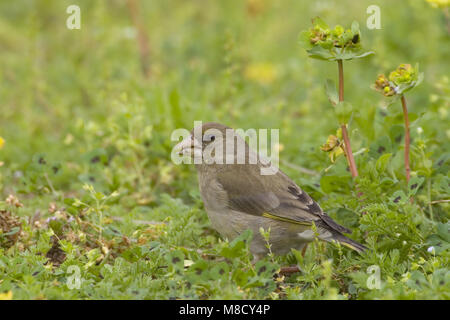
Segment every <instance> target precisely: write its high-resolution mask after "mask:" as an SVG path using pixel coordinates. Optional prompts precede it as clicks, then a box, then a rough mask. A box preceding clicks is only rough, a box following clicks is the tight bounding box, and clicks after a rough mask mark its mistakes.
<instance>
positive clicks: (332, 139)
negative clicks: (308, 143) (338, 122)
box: [320, 129, 344, 163]
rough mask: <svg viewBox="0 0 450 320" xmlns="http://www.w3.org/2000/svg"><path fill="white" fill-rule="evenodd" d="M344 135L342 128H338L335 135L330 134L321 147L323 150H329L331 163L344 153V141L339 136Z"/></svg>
mask: <svg viewBox="0 0 450 320" xmlns="http://www.w3.org/2000/svg"><path fill="white" fill-rule="evenodd" d="M341 136H342V132H341V129H338V131H337V132H336V136H335V135H329V136H328V139H327V142H326V143H325V144H324V145H323V146H322V147H320V149H321V150H322V151H325V152H328V153H329V157H330V160H331V163H334V162H335V161H336V159H337V158H338V157H339V156H340V155H342V154H344V147H343V142H342V141H341V140H339V137H341Z"/></svg>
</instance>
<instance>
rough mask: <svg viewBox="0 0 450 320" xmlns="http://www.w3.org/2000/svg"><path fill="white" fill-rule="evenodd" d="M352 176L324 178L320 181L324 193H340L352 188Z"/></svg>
mask: <svg viewBox="0 0 450 320" xmlns="http://www.w3.org/2000/svg"><path fill="white" fill-rule="evenodd" d="M351 180H352V179H351V177H350V176H323V177H322V178H321V179H320V186H321V188H322V190H323V192H324V193H331V192H339V191H341V190H347V189H348V188H349V187H350V182H351Z"/></svg>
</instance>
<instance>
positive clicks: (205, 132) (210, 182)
mask: <svg viewBox="0 0 450 320" xmlns="http://www.w3.org/2000/svg"><path fill="white" fill-rule="evenodd" d="M199 129H200V128H197V130H195V129H194V130H193V131H192V135H191V136H190V137H188V138H187V139H185V140H184V141H182V142H181V143H180V144H179V145H178V149H179V150H180V151H181V152H183V153H186V151H188V152H190V154H191V155H192V154H193V152H192V151H194V153H195V152H201V153H202V155H203V156H204V157H206V153H208V156H210V155H212V156H214V155H215V152H211V150H213V149H214V148H213V147H217V149H215V150H216V151H217V150H222V152H223V154H224V156H223V157H224V159H225V157H226V156H228V157H229V158H228V159H230V158H231V159H232V158H234V159H236V148H234V150H233V149H232V150H231V151H230V150H227V148H226V147H225V145H226V143H229V141H230V140H229V139H228V140H227V141H225V139H226V138H225V137H226V130H227V129H228V130H231V128H228V127H227V126H224V125H221V124H218V123H206V124H203V126H202V128H201V131H200V130H199ZM194 132H201V135H200V136H199V137H196V136H194ZM233 132H234V131H233ZM220 133H221V134H220ZM234 139H235V140H234V141H233V143H237V141H239V140H240V141H239V142H241V143H243V145H245V155H246V157H245V159H246V163H244V164H237V163H236V162H237V161H235V163H231V164H230V163H223V164H218V163H205V161H203V162H202V163H200V164H196V167H197V172H198V181H199V187H200V193H201V196H202V199H203V201H204V205H205V209H206V212H207V214H208V216H209V218H210V220H211V224H212V226H213V228H214V229H216V230H217V231H218V232H219V233H220V234H221V235H222V236H224V237H226V238H229V239H233V238H234V237H236V236H238V235H239V234H240V233H242V232H243V231H245V230H247V229H251V230H252V231H253V241H252V243H251V245H250V250H251V252H252V254H253V255H254V256H255V258H256V259H259V258H261V257H262V256H264V255H265V254H267V248H266V243H265V241H264V239H263V237H262V236H261V234H260V232H259V230H260V228H261V227H262V228H263V229H265V230H268V229H269V228H270V243H271V245H272V247H271V250H272V252H274V253H276V254H286V253H288V252H289V251H290V249H291V248H295V249H298V250H300V249H301V248H303V246H304V245H305V244H306V243H308V242H311V241H313V240H314V238H315V235H314V232H313V231H312V229H311V228H312V225H313V223H314V224H315V225H316V228H317V233H318V238H319V239H320V240H324V241H328V242H330V241H333V240H335V241H338V242H340V243H342V244H343V245H345V246H348V247H350V248H352V249H354V250H357V251H359V252H362V251H363V250H364V249H365V247H364V246H363V245H362V244H359V243H357V242H355V241H353V240H351V239H349V238H347V237H345V236H344V235H343V234H342V233H350V232H351V231H350V230H349V229H347V228H345V227H343V226H341V225H339V224H338V223H336V222H335V221H334V220H333V219H331V218H330V217H329V216H328V215H327V214H326V213H324V212H323V211H322V209H321V208H320V206H319V205H318V204H317V203H316V202H315V201H314V200H313V199H311V197H310V196H309V195H308V194H307V193H306V192H304V191H303V190H302V189H301V188H300V187H299V186H297V185H296V184H295V183H294V182H293V181H292V180H291V179H290V178H289V177H288V176H286V175H285V174H284V173H283V172H282V171H281V170H278V171H277V172H276V173H275V174H272V175H262V174H261V168H262V167H267V166H269V165H270V164H263V162H262V161H259V159H258V161H257V163H254V164H249V163H248V162H249V159H250V155H251V154H252V153H253V151H252V150H251V149H250V148H249V147H248V145H247V144H246V143H245V141H243V139H242V138H241V137H240V136H238V135H235V137H234ZM200 140H201V141H200ZM220 143H221V144H222V148H220ZM206 151H208V152H206ZM233 152H234V154H232V153H233ZM206 162H208V161H206ZM224 162H225V160H224Z"/></svg>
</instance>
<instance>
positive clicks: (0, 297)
mask: <svg viewBox="0 0 450 320" xmlns="http://www.w3.org/2000/svg"><path fill="white" fill-rule="evenodd" d="M12 297H13V293H12V291H11V290H10V291H8V292H5V293H0V300H12Z"/></svg>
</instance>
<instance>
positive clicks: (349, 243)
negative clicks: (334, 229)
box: [330, 233, 367, 253]
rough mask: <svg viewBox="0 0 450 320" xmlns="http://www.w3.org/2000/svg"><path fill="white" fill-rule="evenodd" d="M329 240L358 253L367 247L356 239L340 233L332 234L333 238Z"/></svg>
mask: <svg viewBox="0 0 450 320" xmlns="http://www.w3.org/2000/svg"><path fill="white" fill-rule="evenodd" d="M330 240H335V241H338V242H339V243H340V244H342V245H343V246H346V247H348V248H350V249H353V250H355V251H358V252H359V253H361V252H364V251H365V250H366V249H367V247H366V246H364V245H362V244H361V243H359V242H356V241H354V240H352V239H350V238H347V237H346V236H344V235H342V234H338V233H336V234H334V235H333V238H332V239H330Z"/></svg>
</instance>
